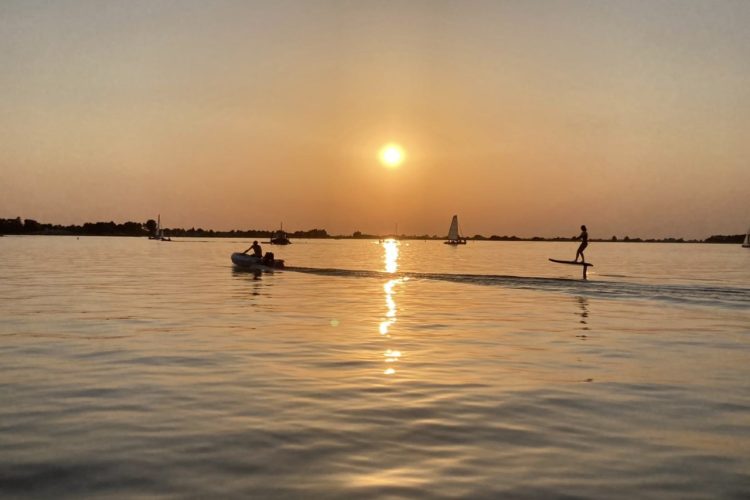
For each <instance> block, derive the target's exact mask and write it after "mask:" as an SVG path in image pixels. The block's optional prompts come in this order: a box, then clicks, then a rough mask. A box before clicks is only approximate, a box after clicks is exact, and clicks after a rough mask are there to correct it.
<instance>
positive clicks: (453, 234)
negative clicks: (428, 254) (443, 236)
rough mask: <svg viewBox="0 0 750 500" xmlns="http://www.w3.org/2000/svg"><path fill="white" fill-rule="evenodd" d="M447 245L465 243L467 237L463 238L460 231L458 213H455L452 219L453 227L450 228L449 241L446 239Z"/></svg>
mask: <svg viewBox="0 0 750 500" xmlns="http://www.w3.org/2000/svg"><path fill="white" fill-rule="evenodd" d="M443 243H445V244H446V245H465V244H466V238H462V237H461V235H460V234H459V232H458V215H454V216H453V219H452V220H451V227H450V229H448V241H444V242H443Z"/></svg>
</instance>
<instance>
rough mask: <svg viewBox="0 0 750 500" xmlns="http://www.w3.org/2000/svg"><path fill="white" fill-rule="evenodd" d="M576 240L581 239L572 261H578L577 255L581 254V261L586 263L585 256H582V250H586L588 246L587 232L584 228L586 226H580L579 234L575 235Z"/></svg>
mask: <svg viewBox="0 0 750 500" xmlns="http://www.w3.org/2000/svg"><path fill="white" fill-rule="evenodd" d="M573 239H576V240H581V244H580V245H579V246H578V250H577V251H576V260H575V261H574V262H578V256H579V255H580V256H581V262H583V263H586V257H584V256H583V251H584V250H586V247H587V246H589V233H588V231H587V230H586V226H581V234H579V235H578V236H576V237H575V238H573Z"/></svg>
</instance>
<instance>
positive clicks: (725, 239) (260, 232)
mask: <svg viewBox="0 0 750 500" xmlns="http://www.w3.org/2000/svg"><path fill="white" fill-rule="evenodd" d="M156 227H157V224H156V221H155V220H153V219H149V220H147V221H146V222H143V223H141V222H132V221H128V222H124V223H122V224H117V223H115V222H113V221H110V222H86V223H84V224H83V225H75V224H72V225H69V226H64V225H60V224H46V223H40V222H37V221H35V220H34V219H21V217H16V218H15V219H0V234H28V235H33V234H37V235H68V236H155V235H156ZM163 230H164V236H169V237H173V236H174V237H186V238H196V237H198V238H271V237H272V236H273V235H274V234H275V233H276V232H277V231H276V230H266V229H248V230H244V231H243V230H236V229H233V230H231V231H214V230H213V229H203V228H200V227H199V228H197V229H196V228H194V227H192V228H190V229H183V228H163ZM287 235H288V236H289V237H290V238H353V239H378V238H382V236H379V235H374V234H364V233H362V232H361V231H355V232H354V233H353V234H351V235H345V236H344V235H336V236H332V235H329V234H328V232H327V231H326V230H325V229H310V230H308V231H294V232H292V233H287ZM389 236H390V237H395V238H398V239H402V240H442V239H445V236H438V235H434V234H433V235H427V234H423V235H405V234H402V235H389ZM744 238H745V235H744V234H734V235H713V236H710V237H708V238H706V239H705V240H684V239H683V238H662V239H654V238H650V239H641V238H631V237H629V236H625V237H624V238H621V239H618V238H617V236H612V237H611V238H609V239H596V238H592V239H591V240H590V241H592V242H594V241H596V242H607V241H620V242H625V243H640V242H643V243H731V244H735V243H742V241H743V239H744ZM468 239H470V240H476V241H570V239H571V238H568V237H559V236H558V237H554V238H542V237H539V236H534V237H533V238H519V237H518V236H498V235H495V234H493V235H492V236H489V237H486V236H482V235H481V234H477V235H474V236H470V237H469V238H468Z"/></svg>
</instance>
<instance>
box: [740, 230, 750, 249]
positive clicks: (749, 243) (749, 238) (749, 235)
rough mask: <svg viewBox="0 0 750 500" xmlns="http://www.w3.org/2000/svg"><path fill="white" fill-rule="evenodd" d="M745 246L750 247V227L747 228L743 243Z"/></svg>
mask: <svg viewBox="0 0 750 500" xmlns="http://www.w3.org/2000/svg"><path fill="white" fill-rule="evenodd" d="M742 247H743V248H750V229H748V230H747V234H746V235H745V241H744V242H743V243H742Z"/></svg>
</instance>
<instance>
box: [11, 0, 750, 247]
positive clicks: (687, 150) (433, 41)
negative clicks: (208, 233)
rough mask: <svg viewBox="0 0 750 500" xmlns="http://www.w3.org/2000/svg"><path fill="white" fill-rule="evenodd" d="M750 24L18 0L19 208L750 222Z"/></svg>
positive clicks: (380, 219)
mask: <svg viewBox="0 0 750 500" xmlns="http://www.w3.org/2000/svg"><path fill="white" fill-rule="evenodd" d="M748 25H750V3H748V2H739V1H724V2H707V1H674V0H666V1H662V2H658V3H655V2H647V1H628V2H625V1H622V2H620V1H611V0H610V1H600V2H582V1H564V2H563V1H543V2H484V1H469V2H442V1H409V2H395V1H394V2H389V1H385V2H370V1H363V2H339V1H309V2H308V1H284V0H282V1H273V2H271V1H268V2H265V1H264V2H230V1H214V2H204V1H197V0H186V1H163V2H151V1H145V0H135V1H131V2H115V1H107V2H97V1H93V0H77V1H69V2H27V1H13V0H11V1H6V2H3V3H2V4H1V5H0V48H2V50H0V64H2V67H3V72H2V73H0V92H1V93H2V95H3V99H2V101H0V131H2V133H0V152H1V154H0V179H2V182H0V218H11V217H16V216H18V215H20V216H22V217H24V218H31V219H36V220H39V221H50V222H52V221H54V222H55V223H60V224H75V223H81V222H82V221H93V220H117V221H125V220H133V218H138V219H139V220H142V221H145V220H147V219H151V218H155V217H156V215H157V214H158V213H161V215H162V221H163V222H164V223H165V225H167V226H170V227H191V226H194V227H199V226H201V227H210V228H213V229H215V230H230V229H237V228H247V227H278V225H279V223H280V222H282V221H283V222H284V227H285V228H287V227H288V228H289V229H291V230H296V229H308V228H315V227H319V228H326V229H327V230H328V231H329V232H330V233H331V234H351V233H353V232H354V231H362V232H363V233H369V234H386V233H389V232H393V228H394V225H395V224H396V223H398V227H399V232H402V233H405V234H444V233H445V232H446V231H447V227H448V224H449V222H450V218H451V216H452V215H453V214H459V218H460V222H461V226H462V232H463V233H464V234H469V235H474V234H487V235H489V234H498V235H503V234H507V235H511V234H517V235H519V236H521V235H524V236H527V235H539V236H544V237H553V236H556V235H560V234H563V235H564V234H570V235H573V234H576V233H577V230H578V227H579V226H580V225H581V224H586V225H587V226H588V227H589V230H590V233H591V235H592V237H596V238H607V237H609V236H611V235H613V234H616V235H625V234H630V235H631V236H632V235H637V236H639V237H643V238H650V237H656V238H667V237H672V236H676V237H684V238H705V237H707V236H709V235H711V234H738V233H741V232H744V231H745V230H746V229H747V226H748V225H749V224H750V205H749V204H748V202H747V199H748V186H750V168H749V166H748V160H747V158H749V157H750V141H748V140H747V131H748V130H750V113H748V112H747V111H748V110H750V30H747V28H746V27H747V26H748ZM390 144H393V145H398V146H399V148H402V149H399V150H391V152H390V153H389V154H387V155H386V156H385V158H386V160H387V161H385V162H383V158H384V157H383V155H382V151H383V148H384V147H386V145H390Z"/></svg>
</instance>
